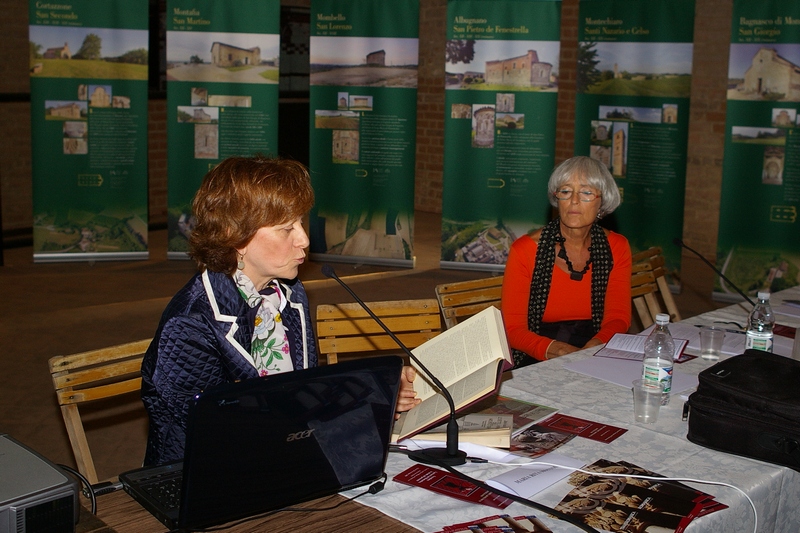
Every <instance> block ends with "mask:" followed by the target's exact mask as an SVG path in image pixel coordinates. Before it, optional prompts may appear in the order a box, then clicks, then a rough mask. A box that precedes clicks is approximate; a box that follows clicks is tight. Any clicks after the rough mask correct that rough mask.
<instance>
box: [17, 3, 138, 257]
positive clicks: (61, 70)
mask: <svg viewBox="0 0 800 533" xmlns="http://www.w3.org/2000/svg"><path fill="white" fill-rule="evenodd" d="M147 16H148V5H147V2H145V1H144V0H132V1H127V2H122V1H119V0H109V1H106V2H93V1H90V0H74V1H71V2H69V3H50V2H34V1H31V2H30V4H29V22H30V26H29V41H30V76H31V135H32V139H31V151H32V158H31V166H32V180H33V259H34V261H35V262H57V261H95V260H115V259H146V258H147V257H148V252H147V238H148V234H147V57H148V31H147V28H148V18H147Z"/></svg>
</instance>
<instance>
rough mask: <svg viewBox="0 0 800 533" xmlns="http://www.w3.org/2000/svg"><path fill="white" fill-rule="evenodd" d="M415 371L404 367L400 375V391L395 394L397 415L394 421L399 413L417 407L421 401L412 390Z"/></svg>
mask: <svg viewBox="0 0 800 533" xmlns="http://www.w3.org/2000/svg"><path fill="white" fill-rule="evenodd" d="M416 377H417V371H416V370H414V367H411V366H404V367H403V373H402V374H401V375H400V391H399V392H398V394H397V413H396V414H395V416H394V417H395V419H397V418H400V413H402V412H403V411H408V410H409V409H411V408H412V407H414V406H416V405H419V403H420V402H421V401H422V400H420V399H419V398H417V391H415V390H414V378H416Z"/></svg>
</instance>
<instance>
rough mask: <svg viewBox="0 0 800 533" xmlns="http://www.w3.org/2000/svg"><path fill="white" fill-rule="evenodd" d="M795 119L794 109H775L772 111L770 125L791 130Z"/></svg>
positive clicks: (795, 112)
mask: <svg viewBox="0 0 800 533" xmlns="http://www.w3.org/2000/svg"><path fill="white" fill-rule="evenodd" d="M796 119H797V110H796V109H788V108H775V109H773V110H772V125H773V126H776V127H778V128H791V127H792V126H793V125H794V123H795V121H796Z"/></svg>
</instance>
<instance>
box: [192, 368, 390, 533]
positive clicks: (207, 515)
mask: <svg viewBox="0 0 800 533" xmlns="http://www.w3.org/2000/svg"><path fill="white" fill-rule="evenodd" d="M402 366H403V362H402V359H401V358H400V357H398V356H386V357H372V358H362V359H359V360H355V361H348V362H343V363H338V364H335V365H328V366H323V367H318V368H312V369H308V370H301V371H295V372H288V373H283V374H277V375H275V376H269V377H265V378H257V379H250V380H246V381H242V382H238V383H231V384H225V385H221V386H218V387H214V388H210V389H208V390H206V391H204V392H203V393H201V394H199V395H197V396H196V397H195V398H194V400H193V402H192V405H191V406H190V411H189V423H188V427H187V438H186V455H185V457H184V463H183V464H184V466H183V476H184V480H183V494H182V503H181V511H180V518H179V526H180V527H182V528H196V527H205V526H209V525H215V524H221V523H225V522H228V521H231V520H235V519H238V518H243V517H246V516H251V515H254V514H258V513H263V512H266V511H270V510H274V509H280V508H283V507H286V506H290V505H295V504H297V503H300V502H303V501H307V500H310V499H314V498H318V497H321V496H325V495H328V494H333V493H336V492H339V491H341V490H344V489H348V488H352V487H356V486H359V485H364V484H366V483H370V482H372V481H374V480H376V479H378V478H380V477H381V476H382V474H383V470H384V467H385V465H386V458H387V454H388V448H389V441H390V439H391V428H392V423H393V421H394V412H395V404H396V402H397V393H398V389H399V386H400V374H401V372H402Z"/></svg>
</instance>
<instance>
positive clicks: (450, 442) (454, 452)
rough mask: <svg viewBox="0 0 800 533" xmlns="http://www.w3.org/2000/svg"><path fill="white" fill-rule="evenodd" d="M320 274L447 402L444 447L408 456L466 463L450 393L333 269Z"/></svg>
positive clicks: (425, 460) (432, 461) (429, 461)
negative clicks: (348, 298) (343, 292)
mask: <svg viewBox="0 0 800 533" xmlns="http://www.w3.org/2000/svg"><path fill="white" fill-rule="evenodd" d="M322 274H323V275H325V277H328V278H332V279H335V280H336V281H337V282H339V285H341V286H342V288H344V290H346V291H347V292H348V293H349V294H350V296H352V297H353V299H354V300H355V301H356V302H357V303H358V305H360V306H361V307H362V308H363V309H364V311H366V312H367V314H368V315H369V316H370V317H372V320H374V321H375V322H376V323H377V324H378V325H379V326H380V327H382V328H383V330H384V331H385V332H386V333H387V334H388V335H389V337H391V339H392V340H393V341H394V342H396V343H397V345H398V346H399V347H400V348H401V349H402V350H403V352H405V354H406V355H408V357H409V358H410V359H411V360H412V361H414V362H415V363H416V364H417V366H419V368H420V369H421V370H422V371H423V372H425V374H427V376H428V377H429V378H430V380H431V381H432V382H433V384H434V385H435V386H436V388H437V389H439V392H440V393H441V394H442V396H444V399H445V400H447V405H448V406H450V417H449V418H448V420H447V441H446V447H445V448H429V449H426V450H418V451H413V452H409V453H408V456H409V457H410V458H411V459H413V460H415V461H417V462H420V463H426V464H436V465H438V464H446V465H449V466H457V465H463V464H464V463H466V462H467V454H466V453H464V452H462V451H461V450H459V449H458V424H457V423H456V407H455V403H454V402H453V396H452V395H451V394H450V391H448V390H447V388H446V387H445V386H444V384H443V383H442V382H441V381H439V378H437V377H436V376H434V375H433V374H432V373H431V371H430V370H428V369H427V368H426V367H425V365H424V364H422V361H420V360H419V359H418V358H417V356H416V355H414V353H413V352H412V351H411V350H409V349H408V347H407V346H406V345H405V344H403V342H402V341H401V340H400V339H398V338H397V335H395V334H394V333H392V331H391V330H390V329H389V327H388V326H387V325H386V324H384V323H383V321H382V320H381V319H380V318H378V316H377V315H376V314H375V313H373V312H372V309H370V308H369V307H367V304H365V303H364V301H363V300H362V299H361V298H359V297H358V295H356V293H355V292H353V290H352V289H351V288H350V287H349V286H348V285H347V284H346V283H345V282H344V281H342V280H341V279H339V276H337V275H336V272H334V271H333V268H332V267H331V266H330V265H328V264H324V265H322Z"/></svg>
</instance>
